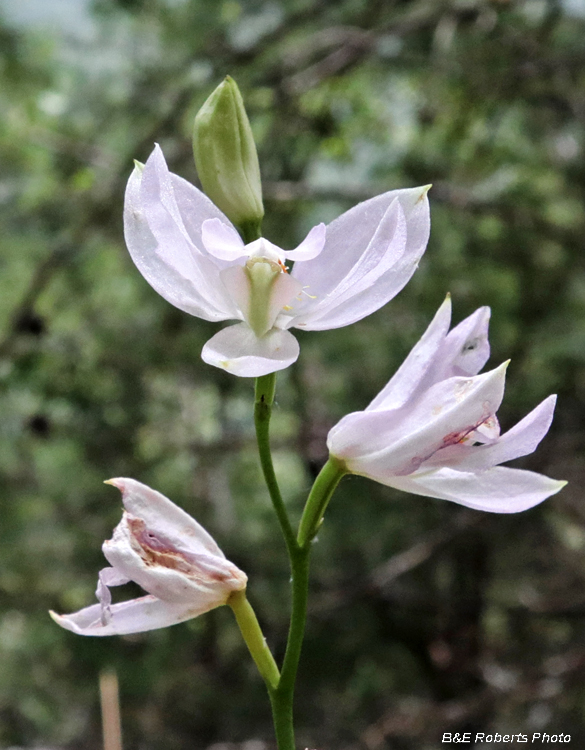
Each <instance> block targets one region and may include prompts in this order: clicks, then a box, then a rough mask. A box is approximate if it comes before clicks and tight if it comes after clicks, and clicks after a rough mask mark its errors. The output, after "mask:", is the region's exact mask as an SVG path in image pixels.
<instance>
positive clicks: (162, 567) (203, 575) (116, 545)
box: [102, 513, 247, 606]
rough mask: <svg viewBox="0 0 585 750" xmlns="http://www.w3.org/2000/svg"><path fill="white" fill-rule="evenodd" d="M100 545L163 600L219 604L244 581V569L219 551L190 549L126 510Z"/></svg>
mask: <svg viewBox="0 0 585 750" xmlns="http://www.w3.org/2000/svg"><path fill="white" fill-rule="evenodd" d="M102 551H103V553H104V556H105V558H106V559H107V561H108V562H109V563H110V565H112V567H114V568H116V570H118V571H119V572H120V573H121V574H123V575H125V576H126V577H127V578H129V579H130V580H131V581H134V582H135V583H137V584H138V585H139V586H141V587H142V588H143V589H144V590H145V591H147V592H148V593H149V594H152V595H153V596H156V597H157V599H161V600H162V601H165V602H185V601H187V602H189V601H197V600H198V599H199V598H201V597H202V596H203V597H205V598H206V599H209V600H210V601H214V602H215V606H219V605H220V604H224V603H225V602H226V600H227V598H228V597H229V595H230V594H231V593H232V591H239V590H241V589H243V588H245V587H246V583H247V577H246V574H245V573H243V572H242V571H241V570H239V568H237V567H236V566H235V565H234V564H233V563H231V562H229V560H226V559H225V558H224V557H220V556H218V555H210V554H205V553H200V552H193V551H192V550H191V549H189V548H187V547H186V546H183V545H182V543H181V541H179V542H178V543H176V542H175V541H174V540H173V539H172V538H171V537H170V536H167V535H165V534H163V533H162V532H161V531H160V530H159V529H158V528H157V527H156V526H147V525H146V524H145V523H144V521H142V520H141V519H138V518H135V517H133V516H131V515H129V514H127V513H124V515H123V517H122V520H121V521H120V523H119V524H118V525H117V526H116V528H115V529H114V535H113V537H112V539H108V540H107V541H105V542H104V544H103V546H102Z"/></svg>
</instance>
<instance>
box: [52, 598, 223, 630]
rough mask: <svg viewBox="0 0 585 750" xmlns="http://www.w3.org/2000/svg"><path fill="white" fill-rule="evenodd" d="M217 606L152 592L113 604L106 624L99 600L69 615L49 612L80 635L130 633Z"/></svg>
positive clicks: (187, 617)
mask: <svg viewBox="0 0 585 750" xmlns="http://www.w3.org/2000/svg"><path fill="white" fill-rule="evenodd" d="M216 606H217V605H216V604H215V603H214V602H212V601H210V600H206V599H205V598H201V600H200V601H194V602H184V601H183V602H178V603H174V604H169V603H168V602H163V601H161V600H160V599H157V598H156V597H154V596H150V595H149V596H142V597H139V598H138V599H131V600H130V601H127V602H120V603H119V604H112V605H111V606H110V607H109V617H108V622H107V623H106V624H105V625H104V624H103V621H102V607H101V605H100V604H93V605H92V606H91V607H85V608H84V609H81V610H79V612H74V613H73V614H70V615H58V614H56V613H55V612H50V615H51V617H52V618H53V620H54V621H55V622H56V623H57V625H60V626H61V627H62V628H65V629H66V630H71V631H72V632H73V633H77V634H78V635H96V636H102V635H127V634H129V633H143V632H146V631H147V630H156V629H157V628H166V627H168V626H169V625H176V624H177V623H179V622H184V621H185V620H190V619H192V618H193V617H198V616H199V615H202V614H203V613H205V612H209V610H210V609H214V607H216Z"/></svg>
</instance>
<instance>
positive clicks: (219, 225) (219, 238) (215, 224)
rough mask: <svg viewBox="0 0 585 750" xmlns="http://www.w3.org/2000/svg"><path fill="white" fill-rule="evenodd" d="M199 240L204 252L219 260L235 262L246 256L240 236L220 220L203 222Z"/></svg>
mask: <svg viewBox="0 0 585 750" xmlns="http://www.w3.org/2000/svg"><path fill="white" fill-rule="evenodd" d="M201 239H202V241H203V244H204V245H205V248H206V250H207V251H208V252H209V253H210V254H211V255H213V256H214V257H215V258H219V259H220V260H237V259H238V258H242V257H243V256H245V255H246V254H247V253H246V246H245V245H244V242H243V240H242V238H241V237H240V235H239V234H238V233H237V232H236V230H235V229H234V228H233V227H232V226H228V225H227V224H224V223H223V222H222V221H221V220H220V219H207V220H206V221H204V222H203V224H202V225H201Z"/></svg>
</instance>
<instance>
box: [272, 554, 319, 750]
mask: <svg viewBox="0 0 585 750" xmlns="http://www.w3.org/2000/svg"><path fill="white" fill-rule="evenodd" d="M310 554H311V549H310V547H309V546H307V547H306V548H305V549H300V548H299V547H297V549H296V551H295V553H294V555H293V556H292V557H291V568H292V607H291V620H290V628H289V631H288V640H287V644H286V653H285V655H284V661H283V664H282V670H281V674H280V681H279V683H278V687H277V688H276V690H275V691H274V693H273V694H272V695H271V702H272V715H273V719H274V729H275V732H276V739H277V743H278V750H295V735H294V724H293V703H294V691H295V682H296V676H297V669H298V666H299V660H300V657H301V649H302V646H303V637H304V633H305V623H306V621H307V599H308V591H309V557H310Z"/></svg>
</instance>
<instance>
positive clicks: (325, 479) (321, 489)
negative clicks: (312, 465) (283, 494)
mask: <svg viewBox="0 0 585 750" xmlns="http://www.w3.org/2000/svg"><path fill="white" fill-rule="evenodd" d="M347 473H348V471H347V469H346V468H345V464H344V463H343V461H340V460H339V459H338V458H335V456H329V460H328V461H327V463H326V464H325V466H324V467H323V468H322V469H321V471H320V472H319V476H318V477H317V479H315V483H314V484H313V487H312V488H311V492H310V494H309V498H308V500H307V504H306V505H305V509H304V511H303V515H302V517H301V522H300V524H299V533H298V536H297V541H298V544H299V546H300V547H301V548H304V547H306V546H307V544H309V543H310V541H311V539H313V537H314V536H315V534H316V533H317V532H318V531H319V527H320V526H321V523H322V522H323V515H324V514H325V510H326V509H327V505H328V504H329V500H331V496H332V495H333V492H334V491H335V488H336V487H337V485H338V484H339V482H340V480H341V478H342V477H343V476H345V474H347Z"/></svg>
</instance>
